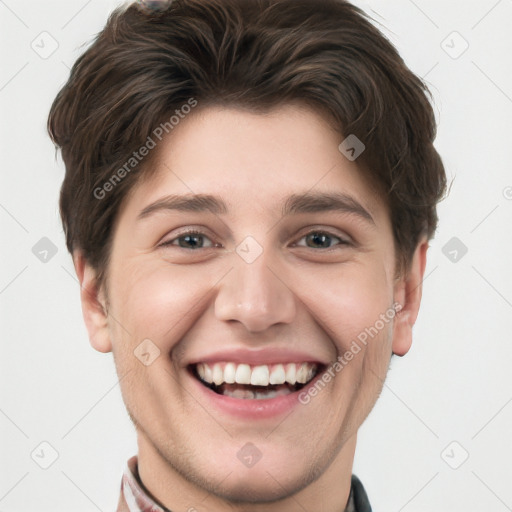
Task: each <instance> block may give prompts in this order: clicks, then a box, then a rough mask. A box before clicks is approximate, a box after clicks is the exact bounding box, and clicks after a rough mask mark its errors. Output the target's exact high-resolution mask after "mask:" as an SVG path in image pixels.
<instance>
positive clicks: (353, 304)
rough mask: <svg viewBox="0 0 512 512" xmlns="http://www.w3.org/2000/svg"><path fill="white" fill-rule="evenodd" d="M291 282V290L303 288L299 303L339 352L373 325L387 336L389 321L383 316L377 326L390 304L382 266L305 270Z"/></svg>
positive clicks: (388, 285)
mask: <svg viewBox="0 0 512 512" xmlns="http://www.w3.org/2000/svg"><path fill="white" fill-rule="evenodd" d="M295 282H296V283H297V286H296V288H295V289H296V290H303V291H302V292H301V296H302V297H303V302H304V303H305V304H307V306H308V308H309V309H310V311H311V313H312V315H314V319H315V320H317V321H318V322H319V323H320V326H321V327H322V328H323V329H324V330H326V332H327V334H328V335H329V336H330V337H331V338H332V339H333V341H334V342H335V343H336V345H337V348H338V350H339V351H342V350H343V351H344V350H347V349H348V348H349V347H350V345H351V343H352V342H353V341H354V340H356V339H358V337H360V338H361V339H364V335H365V333H367V332H368V330H371V332H372V333H374V332H375V331H374V327H375V325H376V324H377V330H378V331H379V336H380V335H381V334H382V335H383V336H384V337H386V338H388V337H389V332H390V329H391V325H392V322H391V321H390V320H389V319H387V321H386V322H384V325H381V324H382V323H383V322H382V320H381V315H384V316H385V314H386V312H388V311H389V309H390V308H391V306H392V303H393V288H392V284H391V283H390V281H389V279H388V273H387V272H385V270H384V268H382V267H380V266H378V265H376V266H375V267H372V266H370V265H367V264H362V263H361V264H358V263H351V264H350V265H347V266H340V267H338V269H336V271H333V269H332V268H331V269H330V270H329V269H327V268H326V269H321V270H319V271H318V272H316V273H309V274H308V275H307V276H305V277H304V276H303V277H302V278H298V279H296V280H295ZM305 290H309V291H310V293H305V292H304V291H305ZM381 331H382V332H381ZM362 347H364V345H362Z"/></svg>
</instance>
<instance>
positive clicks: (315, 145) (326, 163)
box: [123, 104, 386, 217]
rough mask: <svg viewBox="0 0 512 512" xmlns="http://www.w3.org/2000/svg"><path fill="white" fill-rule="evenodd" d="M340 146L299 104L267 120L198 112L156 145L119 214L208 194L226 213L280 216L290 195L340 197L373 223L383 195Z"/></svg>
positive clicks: (217, 110)
mask: <svg viewBox="0 0 512 512" xmlns="http://www.w3.org/2000/svg"><path fill="white" fill-rule="evenodd" d="M343 139H344V137H343V136H342V135H341V134H340V133H339V132H337V131H336V130H335V129H334V128H333V127H332V126H331V125H330V124H329V122H328V121H327V120H326V119H325V118H324V117H322V115H320V114H319V113H317V112H316V111H315V110H314V109H312V108H310V107H307V106H303V105H293V104H290V105H284V106H281V107H278V108H275V109H272V110H270V111H268V112H266V113H254V112H250V111H247V110H243V109H239V108H225V107H211V106H210V107H207V108H197V109H196V110H195V111H193V112H192V113H191V114H189V115H187V116H186V117H184V118H183V119H181V120H180V122H179V123H178V124H177V125H176V126H174V128H173V129H172V131H171V132H170V133H169V135H168V136H166V137H164V138H163V139H162V141H160V142H157V144H156V147H155V149H154V150H153V151H155V154H154V155H153V156H154V158H152V162H151V165H152V166H153V168H152V169H151V172H150V173H148V177H144V176H143V177H142V178H143V179H141V180H140V182H139V183H138V184H137V186H136V187H134V189H133V190H132V191H131V194H130V196H131V197H130V198H127V200H126V201H125V204H124V208H123V210H124V209H126V210H128V211H129V212H130V213H131V215H132V216H133V215H135V214H136V215H139V214H140V209H141V207H146V206H147V205H149V204H151V203H153V202H155V201H157V200H159V199H160V198H162V197H163V196H164V195H165V194H175V195H187V196H191V195H206V194H207V195H211V196H216V197H219V198H222V199H223V203H224V204H225V205H226V209H227V210H228V212H229V211H234V210H236V211H237V212H238V213H242V212H243V211H245V212H247V213H250V212H255V211H260V212H261V213H263V212H266V213H273V214H276V215H277V214H282V212H283V209H286V208H287V202H288V201H289V199H290V197H291V196H292V195H295V196H297V195H305V194H308V195H322V194H323V195H325V194H341V195H344V196H346V197H347V198H348V199H349V202H350V201H351V200H353V201H355V202H357V203H360V204H361V205H364V207H365V208H366V209H367V210H368V211H369V212H370V213H371V214H372V216H377V217H378V216H379V215H381V214H382V213H383V212H385V210H386V207H385V204H384V201H383V199H382V196H379V194H377V193H376V191H375V189H376V187H373V186H372V185H371V182H369V180H368V176H367V175H366V174H365V173H363V172H362V171H361V168H360V166H359V165H358V164H357V162H356V161H354V162H353V161H350V160H348V159H347V158H346V157H345V156H344V155H343V154H342V153H341V152H340V150H339V145H340V143H341V142H342V141H343ZM288 206H289V205H288ZM137 208H138V211H137V212H136V211H135V210H136V209H137Z"/></svg>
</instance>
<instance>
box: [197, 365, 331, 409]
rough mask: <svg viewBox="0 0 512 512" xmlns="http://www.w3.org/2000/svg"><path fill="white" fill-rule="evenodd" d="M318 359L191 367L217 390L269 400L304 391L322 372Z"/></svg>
mask: <svg viewBox="0 0 512 512" xmlns="http://www.w3.org/2000/svg"><path fill="white" fill-rule="evenodd" d="M321 366H322V365H319V364H317V363H308V362H304V363H281V364H271V365H257V366H254V365H249V364H243V363H242V364H238V363H230V362H224V363H215V364H212V365H210V364H207V363H198V364H194V365H192V366H191V368H190V369H191V371H192V374H193V375H194V377H196V378H197V379H198V380H199V382H201V384H203V385H204V386H205V387H207V388H209V389H211V390H212V391H214V392H215V393H217V394H219V395H223V396H228V397H231V398H238V399H245V400H269V399H272V398H276V397H278V396H284V395H289V394H291V393H295V392H297V391H300V390H301V389H302V388H303V387H304V386H305V385H307V384H308V383H309V382H311V381H312V380H313V379H314V378H315V377H316V376H317V375H318V373H319V372H320V369H321Z"/></svg>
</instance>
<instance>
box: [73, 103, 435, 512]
mask: <svg viewBox="0 0 512 512" xmlns="http://www.w3.org/2000/svg"><path fill="white" fill-rule="evenodd" d="M342 140H343V137H341V136H340V135H339V134H338V133H336V131H334V130H333V128H332V127H331V126H330V125H329V124H328V123H327V122H326V120H325V119H324V118H323V117H321V116H320V115H319V114H318V113H316V112H315V111H313V110H310V109H309V108H307V107H300V106H297V105H286V106H281V107H279V108H278V109H275V110H272V111H271V112H269V113H267V114H261V113H259V114H255V113H250V112H247V111H243V110H240V109H235V108H230V109H225V108H224V109H221V108H216V107H208V108H206V109H199V108H198V109H197V110H196V111H194V112H193V113H191V114H190V115H188V116H187V117H186V119H184V120H183V121H181V122H180V124H179V125H178V126H177V127H176V128H175V129H174V130H173V132H171V133H170V135H169V136H168V138H167V139H164V141H163V142H161V143H160V144H159V146H158V147H157V148H156V149H155V150H154V151H158V153H157V156H158V158H157V159H156V160H155V162H154V163H153V165H156V166H157V167H158V168H157V169H156V173H155V174H154V176H152V177H151V178H150V179H146V180H143V181H141V183H140V184H139V185H138V186H137V187H136V188H134V189H133V190H132V193H131V194H130V195H129V196H128V197H127V198H126V199H125V202H124V204H123V206H122V209H121V211H120V212H119V216H118V219H117V223H116V225H115V229H114V238H113V246H112V253H111V260H110V263H109V269H108V281H107V286H108V304H107V296H106V293H105V290H104V289H98V287H97V286H96V282H95V271H94V269H93V268H91V267H90V266H89V265H88V264H87V262H86V261H85V260H84V259H83V257H82V255H81V254H80V252H76V253H75V255H74V262H75V268H76V271H77V274H78V277H79V280H80V283H81V287H82V291H81V300H82V308H83V314H84V319H85V323H86V326H87V329H88V332H89V337H90V341H91V344H92V346H93V347H94V348H95V349H97V350H99V351H101V352H109V351H113V354H114V359H115V364H116V368H117V372H118V374H119V376H120V377H123V378H122V380H121V390H122V393H123V398H124V401H125V403H126V407H127V409H128V411H129V414H130V416H131V418H132V419H133V421H134V423H135V426H136V429H137V436H138V446H139V454H138V455H139V472H140V477H141V480H142V482H143V483H144V485H145V487H146V488H147V489H148V490H149V492H150V493H151V494H152V495H153V496H154V497H155V498H156V499H157V500H158V501H159V502H161V503H162V504H163V505H164V506H166V507H167V508H170V509H171V510H189V507H194V509H195V510H197V511H199V512H201V511H206V510H208V511H219V512H221V511H228V510H229V511H248V510H250V511H254V512H271V511H280V512H288V511H290V512H292V511H294V512H295V511H296V510H298V509H299V508H301V507H303V508H304V509H305V510H316V511H325V512H339V511H340V510H343V509H344V507H345V505H346V503H347V499H348V495H349V491H350V476H351V473H352V463H353V458H354V450H355V445H356V437H357V430H358V428H359V426H360V425H361V424H362V422H363V421H364V419H365V418H366V416H367V415H368V413H369V412H370V410H371V409H372V407H373V405H374V403H375V401H376V399H377V397H378V395H379V393H380V391H381V389H382V385H383V381H384V379H385V376H386V372H387V369H388V365H389V361H390V358H391V355H392V353H393V352H394V353H396V354H398V355H404V354H405V353H406V352H407V351H408V350H409V348H410V345H411V340H412V327H413V324H414V322H415V320H416V316H417V313H418V309H419V305H420V299H421V281H422V277H423V274H424V270H425V260H426V252H427V247H428V244H427V241H426V240H425V239H422V240H421V241H420V243H419V244H418V246H417V248H416V251H415V253H414V256H413V258H412V261H411V264H410V269H409V271H408V273H407V274H406V275H402V276H398V277H397V275H396V271H395V261H396V254H395V249H394V243H393V235H392V228H391V223H390V216H389V212H388V209H387V206H386V204H385V203H384V201H383V197H382V195H377V194H376V193H375V191H374V188H373V187H371V186H370V184H369V183H368V181H367V178H366V177H365V174H364V173H362V172H361V170H360V169H359V167H358V165H357V161H356V162H350V161H349V160H348V159H347V158H345V157H344V156H343V155H342V154H341V153H340V151H339V150H338V145H339V144H340V143H341V141H342ZM333 191H336V192H340V193H343V194H346V195H349V196H351V197H352V198H354V199H355V200H357V201H358V202H359V203H360V204H361V205H362V206H363V207H364V208H365V209H366V210H367V211H368V212H369V213H370V214H371V217H372V219H373V220H372V221H368V220H365V219H364V218H362V217H360V216H358V215H355V214H353V213H347V212H332V211H328V212H315V213H300V214H294V215H290V216H287V217H283V216H282V215H281V207H282V205H283V203H284V201H285V200H286V198H288V196H290V195H291V194H299V193H304V192H331V193H332V192H333ZM191 193H194V194H212V195H215V196H219V197H220V198H222V199H223V200H224V201H225V203H226V205H227V207H228V211H227V213H223V214H219V215H215V214H212V213H210V212H179V211H159V212H158V213H154V214H153V215H150V216H148V217H147V218H144V219H143V220H137V216H138V214H139V213H140V212H141V210H142V209H144V208H145V207H146V206H147V205H149V204H151V203H153V202H155V201H157V200H158V199H160V198H162V197H164V196H167V195H169V194H180V195H181V194H191ZM187 227H193V228H195V229H198V230H199V231H201V232H202V233H204V236H205V237H207V238H205V239H203V243H204V245H205V247H203V248H201V245H200V241H199V247H200V248H190V244H188V245H187V244H186V243H185V246H184V247H180V246H179V242H180V240H181V243H182V244H183V242H184V240H183V238H181V239H180V238H177V237H179V236H180V235H182V231H183V229H184V228H187ZM311 228H314V231H315V232H317V233H318V232H319V233H320V234H322V233H327V234H330V236H331V238H330V239H327V242H326V246H327V247H328V248H324V247H325V246H324V245H322V244H321V243H320V245H319V242H318V239H315V238H314V237H313V240H312V239H311V237H307V236H306V235H307V234H308V233H309V232H310V231H311ZM249 235H250V236H252V237H253V238H254V239H255V240H257V242H258V243H259V244H260V246H261V247H262V249H263V253H262V254H261V256H260V257H259V258H258V259H256V260H255V261H254V262H253V263H251V264H248V263H247V262H246V261H244V260H243V259H242V258H241V257H240V256H239V255H238V254H237V252H236V248H237V246H238V245H239V244H240V243H241V242H242V240H244V239H245V238H246V237H247V236H249ZM336 237H338V238H336ZM169 241H171V242H172V245H169V246H161V245H160V244H161V243H163V242H169ZM342 241H343V243H342ZM185 242H186V240H185ZM193 242H196V243H197V242H198V240H197V239H193ZM212 244H213V246H210V245H212ZM192 245H193V244H192ZM187 247H188V248H187ZM196 247H197V245H196ZM394 303H399V304H400V305H401V306H402V309H401V311H400V313H398V314H397V315H396V316H395V318H394V319H393V320H392V321H389V322H388V323H386V324H385V326H384V328H382V329H381V330H380V331H379V332H378V335H377V336H375V337H374V338H373V339H371V341H370V342H369V343H368V344H367V345H366V346H362V350H361V351H360V352H359V353H358V354H357V355H355V356H354V358H353V359H352V360H351V361H350V362H349V363H348V364H347V365H346V366H345V367H344V368H343V370H342V371H340V372H339V373H337V374H336V377H335V378H334V379H332V380H331V381H330V382H329V383H328V384H327V385H326V387H325V388H324V389H322V390H321V392H319V393H318V395H317V396H316V397H314V399H312V400H311V401H310V402H309V403H308V404H307V405H300V406H298V407H295V408H294V409H293V412H292V413H291V414H290V415H288V416H287V417H284V418H283V417H279V418H268V419H261V420H255V421H254V420H253V421H247V420H244V419H241V418H235V417H232V416H231V415H227V414H220V413H218V412H216V411H215V410H214V409H212V407H211V405H210V403H209V402H208V401H207V400H204V395H202V396H200V395H199V394H198V393H196V391H197V389H196V388H195V387H194V386H191V385H190V384H191V381H190V379H191V377H190V375H189V373H188V372H187V371H186V366H187V364H188V363H189V362H190V361H192V360H193V359H194V358H198V357H199V358H200V356H201V354H205V353H211V350H212V347H214V348H218V349H219V350H221V349H228V350H231V349H235V348H247V349H256V348H263V347H278V348H284V349H296V350H305V351H309V352H310V353H311V351H313V353H314V354H316V355H317V356H318V357H319V358H321V360H325V361H334V360H336V358H337V357H338V356H342V355H343V354H344V353H345V352H346V351H347V350H348V349H349V347H350V345H351V343H352V342H353V341H354V340H355V339H356V338H357V336H358V335H359V334H360V333H361V332H363V331H364V330H365V328H368V327H370V326H373V325H375V323H376V321H377V320H378V319H379V315H381V314H383V313H385V312H386V311H389V309H390V308H391V307H392V305H393V304H394ZM144 339H150V340H151V341H152V342H153V343H154V344H155V345H156V346H158V348H159V349H160V351H161V354H160V357H158V358H157V359H156V360H155V361H154V362H153V363H152V364H151V365H150V366H145V365H143V364H141V362H140V361H139V360H138V359H137V358H136V357H134V350H135V349H136V347H137V346H138V345H139V344H140V343H141V341H142V340H144ZM246 442H252V443H253V444H254V445H256V446H257V448H258V449H259V450H260V452H261V453H262V458H261V460H260V461H259V462H258V463H257V464H256V465H255V466H253V467H251V468H247V467H245V466H244V465H243V464H241V462H240V460H239V459H238V458H237V456H236V454H237V452H238V451H239V450H240V449H241V447H242V446H244V445H245V443H246ZM177 490H178V491H177ZM299 504H300V506H299Z"/></svg>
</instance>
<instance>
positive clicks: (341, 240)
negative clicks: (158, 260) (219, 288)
mask: <svg viewBox="0 0 512 512" xmlns="http://www.w3.org/2000/svg"><path fill="white" fill-rule="evenodd" d="M312 234H316V235H327V236H328V237H329V238H331V239H337V240H339V243H338V244H336V245H335V246H331V247H327V248H324V249H322V248H320V249H316V250H317V251H322V252H329V251H332V250H334V248H335V247H337V246H350V245H352V244H351V242H349V241H348V240H346V239H344V238H342V237H340V236H337V235H335V234H333V233H330V232H329V231H323V230H320V229H313V230H311V231H308V232H307V233H305V234H304V235H302V236H301V237H300V239H299V240H302V239H303V238H306V237H308V236H309V235H312ZM191 235H198V236H202V237H204V238H207V239H208V240H210V238H209V237H208V236H206V235H205V234H204V233H203V232H201V231H198V230H195V229H191V230H189V231H184V232H183V233H180V234H179V236H177V237H175V238H173V239H172V240H168V241H167V242H163V243H162V244H160V247H168V246H176V247H177V248H179V249H183V250H185V251H198V250H200V249H213V248H215V247H218V244H215V243H214V242H213V241H212V240H210V241H211V242H212V244H213V245H212V247H200V248H199V249H188V248H185V247H179V246H178V245H176V244H174V243H173V242H175V241H177V240H179V239H180V238H184V237H186V236H191ZM300 247H305V246H303V245H301V246H300ZM306 248H308V247H306ZM309 249H312V248H311V247H309Z"/></svg>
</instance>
